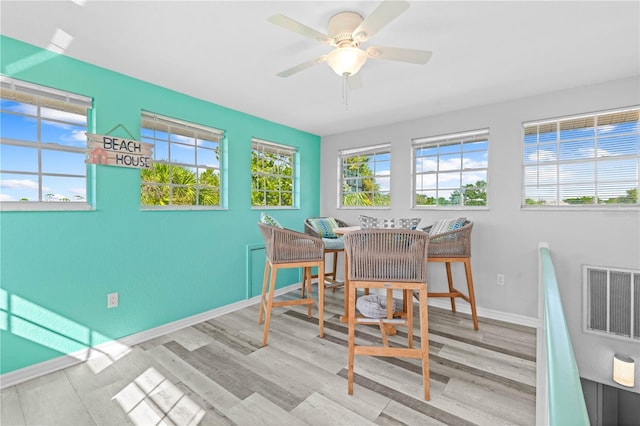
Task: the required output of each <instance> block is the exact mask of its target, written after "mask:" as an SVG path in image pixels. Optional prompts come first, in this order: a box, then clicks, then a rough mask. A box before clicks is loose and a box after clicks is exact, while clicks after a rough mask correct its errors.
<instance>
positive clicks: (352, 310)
mask: <svg viewBox="0 0 640 426" xmlns="http://www.w3.org/2000/svg"><path fill="white" fill-rule="evenodd" d="M347 300H348V301H349V314H348V317H349V361H348V374H347V378H348V385H347V386H348V388H347V391H348V394H349V395H353V359H354V357H355V343H356V342H355V339H356V337H355V336H356V330H355V329H356V289H355V286H353V285H351V286H350V287H349V297H347Z"/></svg>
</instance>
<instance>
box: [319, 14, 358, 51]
mask: <svg viewBox="0 0 640 426" xmlns="http://www.w3.org/2000/svg"><path fill="white" fill-rule="evenodd" d="M362 20H363V18H362V16H361V15H360V14H359V13H356V12H340V13H338V14H336V15H333V16H332V17H331V19H329V26H328V27H327V33H328V34H329V37H331V38H332V39H333V45H334V46H344V45H351V46H353V47H357V46H358V45H359V44H360V43H358V42H357V41H356V40H354V38H353V30H355V29H356V28H358V25H360V23H361V22H362Z"/></svg>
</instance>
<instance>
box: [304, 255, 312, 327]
mask: <svg viewBox="0 0 640 426" xmlns="http://www.w3.org/2000/svg"><path fill="white" fill-rule="evenodd" d="M302 276H303V277H304V278H303V279H302V288H304V286H305V284H306V285H307V286H308V287H307V298H309V297H311V268H310V267H306V268H302ZM307 317H308V318H311V303H309V304H308V305H307Z"/></svg>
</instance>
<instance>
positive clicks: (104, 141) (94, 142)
mask: <svg viewBox="0 0 640 426" xmlns="http://www.w3.org/2000/svg"><path fill="white" fill-rule="evenodd" d="M152 149H153V144H150V143H146V142H140V141H136V140H133V139H123V138H116V137H114V136H107V135H96V134H92V133H87V159H86V160H85V163H88V164H103V165H106V166H119V167H133V168H138V169H150V168H151V161H152V154H151V153H152Z"/></svg>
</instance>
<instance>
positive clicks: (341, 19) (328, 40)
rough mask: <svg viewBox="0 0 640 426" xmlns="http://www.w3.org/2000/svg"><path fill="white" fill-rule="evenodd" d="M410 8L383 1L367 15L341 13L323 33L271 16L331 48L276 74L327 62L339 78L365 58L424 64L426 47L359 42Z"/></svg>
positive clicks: (354, 71) (353, 70) (350, 73)
mask: <svg viewBox="0 0 640 426" xmlns="http://www.w3.org/2000/svg"><path fill="white" fill-rule="evenodd" d="M408 8H409V2H408V1H405V0H400V1H397V0H383V1H382V2H381V3H380V4H379V5H378V6H377V7H376V9H375V10H374V11H373V12H372V13H371V14H370V15H369V16H367V17H366V18H363V17H362V16H361V15H360V14H359V13H356V12H350V11H345V12H340V13H338V14H336V15H334V16H333V17H332V18H331V19H329V25H328V27H327V33H328V34H323V33H321V32H319V31H316V30H314V29H313V28H310V27H308V26H306V25H304V24H301V23H299V22H297V21H295V20H293V19H291V18H289V17H287V16H285V15H282V14H278V15H274V16H271V17H270V18H269V19H268V21H269V22H271V23H272V24H275V25H279V26H281V27H283V28H286V29H287V30H290V31H293V32H295V33H298V34H300V35H303V36H305V37H309V38H312V39H314V40H317V41H319V42H320V43H324V44H328V45H331V46H333V47H334V49H333V50H332V51H331V52H329V53H328V54H326V55H322V56H319V57H317V58H315V59H311V60H309V61H305V62H303V63H301V64H298V65H296V66H294V67H291V68H289V69H286V70H284V71H281V72H279V73H278V74H277V75H278V76H279V77H289V76H291V75H293V74H296V73H298V72H300V71H303V70H305V69H307V68H309V67H312V66H313V65H316V64H319V63H322V62H327V64H329V66H330V67H331V69H333V71H335V73H336V74H338V75H339V76H341V77H345V79H346V78H347V77H351V76H353V75H355V74H357V73H358V71H359V70H360V68H361V67H362V66H363V65H364V64H365V62H366V61H367V59H386V60H391V61H400V62H409V63H414V64H425V63H427V61H428V60H429V59H430V58H431V52H430V51H428V50H415V49H404V48H399V47H384V46H369V47H367V48H366V50H362V48H360V44H361V43H364V42H366V41H368V40H369V39H370V38H371V37H372V36H373V35H374V34H375V33H377V32H378V31H380V30H381V29H382V28H383V27H385V26H386V25H387V24H389V23H390V22H391V21H393V20H394V19H395V18H397V17H398V16H400V14H402V13H403V12H404V11H406V10H407V9H408Z"/></svg>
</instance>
